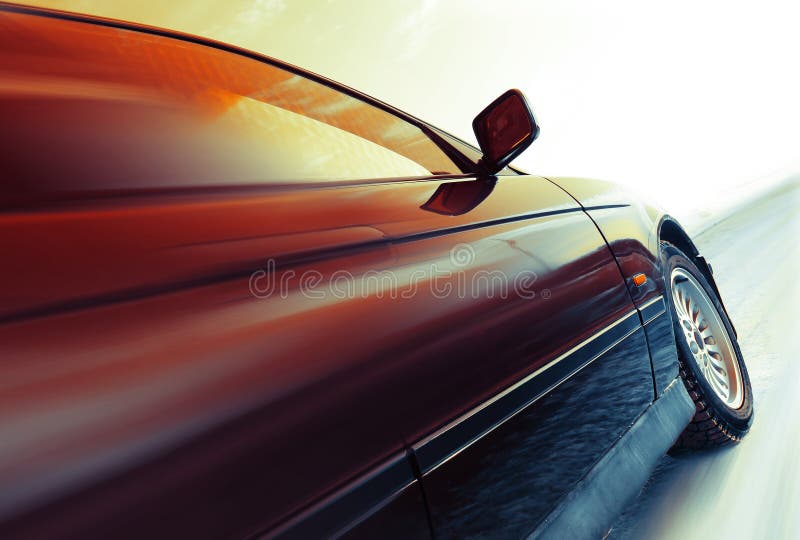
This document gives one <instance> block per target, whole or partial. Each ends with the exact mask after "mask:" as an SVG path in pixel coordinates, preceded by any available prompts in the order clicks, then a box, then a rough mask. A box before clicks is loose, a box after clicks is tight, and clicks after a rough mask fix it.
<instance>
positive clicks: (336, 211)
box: [0, 5, 713, 538]
mask: <svg viewBox="0 0 800 540" xmlns="http://www.w3.org/2000/svg"><path fill="white" fill-rule="evenodd" d="M0 42H2V47H0V51H1V52H0V110H1V111H2V126H1V127H0V130H1V131H0V141H2V148H3V150H2V158H1V159H2V161H0V170H2V171H3V172H2V174H3V182H2V185H1V186H0V193H1V194H2V201H3V207H2V211H1V213H0V246H2V252H3V254H4V264H3V265H2V267H0V275H1V276H2V283H3V290H2V297H1V302H0V323H1V324H0V347H1V348H0V351H2V359H3V360H2V364H1V365H0V401H1V402H2V409H1V410H2V417H0V441H2V443H0V523H2V525H0V534H1V535H2V536H4V537H7V536H8V535H20V536H25V537H43V538H44V537H50V538H52V537H64V536H66V537H87V536H97V537H137V538H139V537H144V536H181V537H182V536H193V537H197V536H200V537H246V536H259V535H267V536H281V537H319V536H331V535H347V536H353V537H359V536H363V537H374V536H381V537H386V536H396V537H414V536H420V537H425V536H430V535H435V536H437V537H450V536H454V537H464V536H470V535H475V536H492V535H494V536H501V537H509V536H522V535H527V534H530V533H536V531H539V533H537V534H545V535H546V534H548V532H547V530H546V529H542V527H544V526H547V524H548V523H552V522H557V521H558V520H557V519H556V517H554V516H556V514H554V513H553V512H554V511H561V512H562V513H563V509H564V508H566V507H565V506H564V505H565V504H566V503H567V502H568V501H570V500H572V499H574V498H575V497H576V495H574V494H575V493H581V489H583V493H586V488H585V487H584V488H581V486H582V485H584V484H586V483H587V482H586V480H587V479H590V478H592V476H591V475H592V474H593V472H596V471H598V464H600V463H602V462H603V459H604V456H608V455H610V451H611V450H612V449H613V448H615V447H616V446H617V442H618V441H619V440H620V438H623V437H624V436H625V434H627V433H631V432H632V426H635V422H637V419H639V418H642V417H643V416H645V415H647V414H648V411H650V410H652V409H654V406H655V404H658V403H664V402H666V398H664V396H665V395H667V394H669V393H670V392H672V394H674V395H678V394H679V393H680V392H684V390H683V387H682V386H681V385H680V384H679V381H678V383H676V376H677V359H676V351H675V344H674V337H673V334H672V326H671V322H670V319H669V315H668V314H667V313H666V312H665V302H664V298H663V295H664V277H663V276H662V275H661V271H660V259H659V242H660V241H661V240H669V241H670V242H672V243H674V244H675V245H678V246H680V247H682V248H683V249H684V251H686V252H687V253H690V254H691V255H693V256H694V257H695V260H696V261H697V263H698V265H699V266H700V267H701V269H703V270H704V271H706V272H707V275H708V277H709V279H711V274H710V269H709V268H708V266H707V265H705V263H704V261H703V260H702V258H701V257H700V256H699V254H698V253H697V250H696V249H695V248H694V246H693V245H692V244H691V241H690V240H689V238H688V237H687V236H686V234H685V233H684V232H683V231H682V230H681V228H680V226H679V225H678V224H677V223H676V222H675V221H674V220H672V219H671V218H670V217H669V216H666V215H664V214H663V213H662V212H661V211H659V210H657V209H656V208H653V207H650V206H647V205H644V204H642V203H640V202H638V201H636V200H634V199H632V198H631V197H630V196H629V195H628V194H626V193H625V192H624V191H622V190H620V189H619V188H617V187H615V186H613V185H612V184H607V183H603V182H598V181H590V180H583V179H571V178H550V179H546V178H542V177H537V176H531V175H525V174H521V173H518V172H516V171H514V170H512V169H505V170H504V171H502V172H501V174H500V175H498V176H496V177H494V176H492V177H486V176H482V175H480V174H479V172H478V171H479V169H478V166H477V163H478V160H479V158H480V153H479V152H477V151H476V150H474V149H473V148H471V147H469V146H468V145H466V144H464V143H462V142H460V141H457V140H455V139H454V138H452V137H450V136H448V135H446V134H444V133H442V132H440V131H439V130H437V129H436V128H434V127H432V126H429V125H427V124H424V123H423V122H421V121H420V120H417V119H415V118H412V117H409V116H407V115H405V114H404V113H401V112H400V111H397V110H395V109H393V108H391V107H389V106H387V105H385V104H382V103H380V102H376V101H375V100H372V99H371V98H368V97H366V96H363V95H361V94H358V93H357V92H355V91H353V90H350V89H346V88H343V87H341V86H338V85H336V84H335V83H332V82H330V81H327V80H325V79H322V78H320V77H317V76H315V75H312V74H308V73H305V72H303V71H302V70H299V69H297V68H294V67H291V66H286V65H284V64H281V63H279V62H276V61H274V60H272V59H268V58H265V57H262V56H260V55H257V54H255V53H251V52H248V51H242V50H239V49H236V48H234V47H230V46H227V45H223V44H219V43H215V42H210V41H206V40H203V39H200V38H196V37H193V36H185V35H180V34H176V33H172V32H168V31H164V30H159V29H153V28H148V27H143V26H138V25H133V24H128V23H121V22H116V21H108V20H102V19H95V18H89V17H83V16H78V15H72V14H65V13H61V12H53V11H46V10H38V9H33V8H25V7H17V6H9V5H3V6H2V11H0ZM264 104H266V105H264ZM286 111H289V113H293V114H294V115H292V116H287V115H288V114H289V113H287V112H286ZM298 117H299V118H298ZM309 118H310V119H312V120H308V119H309ZM312 121H313V123H312ZM273 123H279V124H280V125H281V126H283V127H281V128H280V129H281V131H280V132H279V133H277V134H275V133H272V134H270V126H271V125H273ZM308 133H311V134H312V136H310V137H309V136H307V134H308ZM304 137H305V138H304ZM354 137H358V139H357V140H356V139H354ZM299 140H302V141H305V142H304V144H303V145H297V144H295V145H294V146H292V145H291V144H290V143H291V142H293V141H294V142H296V141H299ZM287 141H289V142H287ZM326 141H329V142H326ZM365 141H366V142H365ZM298 147H300V148H301V149H302V151H301V150H298V149H297V148H298ZM309 149H310V150H309ZM387 151H391V152H389V153H387ZM295 152H299V153H297V154H295ZM303 152H305V153H303ZM311 152H328V154H324V158H325V159H323V160H321V161H323V162H324V163H322V165H320V163H319V162H317V161H315V160H314V154H312V153H311ZM320 155H323V154H320ZM286 156H289V157H288V158H287V157H286ZM341 156H343V157H341ZM282 159H283V160H284V161H285V162H286V163H284V162H282V161H281V160H282ZM274 163H278V165H274V169H275V170H271V168H272V167H273V164H274ZM265 168H266V169H270V171H269V174H267V173H266V172H264V171H265V170H266V169H265ZM298 170H299V171H300V172H298ZM330 170H335V171H337V174H333V175H331V174H330V172H329V171H330ZM298 174H303V175H306V176H304V177H303V178H301V179H298V178H297V177H296V176H292V175H298ZM370 175H372V176H370ZM262 176H263V177H265V178H267V179H266V180H263V179H262ZM278 177H280V178H281V180H280V181H279V180H275V178H278ZM287 178H288V179H287ZM498 272H499V274H498ZM640 273H643V274H645V275H646V276H647V281H646V283H645V284H644V285H643V286H635V285H634V284H633V282H632V280H633V276H634V275H637V274H640ZM712 283H713V280H712ZM684 393H685V392H684ZM671 399H676V400H678V401H677V402H676V403H678V404H677V405H675V406H674V407H673V408H674V409H675V410H676V411H678V412H677V413H676V415H675V416H674V418H677V420H675V425H674V426H672V428H670V429H671V431H670V430H669V429H667V428H663V426H661V428H663V429H662V432H663V433H661V435H662V437H663V438H664V440H663V441H660V442H659V443H658V444H660V446H658V445H657V446H658V448H656V450H657V452H663V451H664V450H665V449H666V448H668V447H669V445H670V443H671V440H668V439H670V437H672V439H674V437H675V436H676V435H677V432H675V433H673V432H674V430H675V429H677V430H678V432H679V431H680V429H682V426H683V425H685V424H686V423H688V421H689V418H690V417H691V415H692V411H693V408H692V409H691V410H689V409H688V408H687V406H686V404H685V399H684V398H682V397H680V396H678V397H676V398H671ZM682 399H683V401H681V400H682ZM689 403H690V404H691V402H689ZM681 423H682V424H681ZM655 440H658V437H656V438H655ZM633 478H638V477H637V476H636V475H634V476H633ZM634 483H635V482H634ZM559 508H561V509H562V510H558V509H559ZM598 519H601V518H598Z"/></svg>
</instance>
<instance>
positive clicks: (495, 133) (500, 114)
mask: <svg viewBox="0 0 800 540" xmlns="http://www.w3.org/2000/svg"><path fill="white" fill-rule="evenodd" d="M472 129H473V131H475V136H476V137H477V138H478V144H479V145H480V147H481V150H482V151H483V157H482V158H481V161H480V165H481V167H482V169H483V172H485V173H486V174H495V173H496V172H498V171H500V170H501V169H503V167H505V166H506V165H508V164H509V163H511V160H512V159H514V158H515V157H517V156H518V155H520V154H521V153H522V152H523V151H524V150H525V149H526V148H528V146H530V144H531V143H532V142H533V141H534V140H535V139H536V137H538V136H539V126H538V125H536V120H535V119H534V118H533V112H532V111H531V109H530V107H528V102H527V101H525V96H524V95H522V92H520V91H519V90H509V91H507V92H505V93H504V94H503V95H502V96H500V97H499V98H497V99H496V100H494V101H493V102H492V103H491V104H490V105H489V106H488V107H486V108H485V109H483V111H481V113H480V114H479V115H478V116H476V117H475V120H473V121H472Z"/></svg>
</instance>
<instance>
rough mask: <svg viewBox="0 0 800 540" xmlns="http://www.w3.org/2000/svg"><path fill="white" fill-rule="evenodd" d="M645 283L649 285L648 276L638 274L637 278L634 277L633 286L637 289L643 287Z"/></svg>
mask: <svg viewBox="0 0 800 540" xmlns="http://www.w3.org/2000/svg"><path fill="white" fill-rule="evenodd" d="M645 283H647V276H646V275H644V274H636V275H635V276H633V284H634V285H636V286H637V287H641V286H642V285H644V284H645Z"/></svg>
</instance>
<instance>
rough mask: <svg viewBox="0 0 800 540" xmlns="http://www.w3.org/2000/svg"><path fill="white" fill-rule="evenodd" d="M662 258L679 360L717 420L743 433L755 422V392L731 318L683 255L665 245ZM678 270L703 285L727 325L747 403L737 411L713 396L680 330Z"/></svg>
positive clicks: (673, 247)
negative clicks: (676, 302) (676, 291)
mask: <svg viewBox="0 0 800 540" xmlns="http://www.w3.org/2000/svg"><path fill="white" fill-rule="evenodd" d="M661 256H662V260H663V264H664V271H665V273H664V279H665V282H666V293H667V294H666V295H665V296H666V297H667V304H668V305H669V310H670V316H671V317H672V325H673V331H674V333H675V343H676V345H677V348H678V357H679V359H680V361H681V363H682V364H683V366H684V368H685V369H688V370H689V371H691V373H692V375H693V377H694V379H695V381H694V382H696V384H697V385H698V386H699V387H700V389H701V390H702V392H703V396H702V397H703V399H704V400H705V401H706V403H707V405H709V406H711V407H712V408H713V409H714V412H715V413H716V414H717V416H718V417H720V419H721V420H724V421H725V422H726V423H728V424H729V425H730V426H731V427H734V428H736V429H738V430H741V431H746V430H747V429H749V427H750V424H751V423H752V420H753V389H752V386H751V385H750V376H749V375H748V373H747V366H746V365H745V363H744V357H743V356H742V351H741V349H740V348H739V343H738V342H737V341H736V333H735V332H734V330H733V326H732V325H731V322H730V319H729V318H728V314H727V313H726V312H725V309H724V308H723V306H722V303H721V302H720V300H719V298H718V297H717V293H716V292H715V290H714V288H713V287H711V285H710V284H709V283H708V280H707V279H706V277H705V276H704V275H703V273H702V272H701V271H700V270H699V269H698V268H697V266H695V264H694V263H693V262H692V261H691V260H690V259H689V258H688V257H687V256H686V255H685V254H684V253H683V252H682V251H680V250H679V249H678V248H676V247H675V246H673V245H671V244H667V243H664V244H662V246H661ZM675 268H682V269H683V270H685V271H686V272H689V273H690V274H691V275H692V276H693V277H694V278H695V279H696V280H697V281H698V283H700V285H701V286H702V287H703V290H704V291H705V293H706V294H707V295H708V297H709V298H710V299H711V302H712V303H713V305H714V308H715V309H716V310H717V313H718V314H719V316H720V319H721V320H722V322H723V324H724V325H725V330H726V331H727V332H728V338H729V339H730V342H731V345H732V346H733V350H734V353H735V354H736V361H737V363H738V364H739V372H740V373H741V376H742V390H743V392H744V401H743V402H742V406H741V407H739V408H738V409H731V408H730V407H728V405H726V404H725V403H724V402H723V401H722V400H721V399H720V398H719V397H718V396H717V394H716V392H714V390H713V389H712V388H711V385H710V384H709V383H708V381H706V378H705V376H704V375H702V373H700V370H699V368H698V367H697V365H696V363H695V361H694V356H693V355H692V352H691V350H690V349H689V345H688V344H687V343H686V340H685V339H683V337H682V336H683V331H682V330H681V327H680V324H679V322H678V317H677V314H676V311H675V306H674V303H673V299H672V280H671V276H672V271H673V270H674V269H675Z"/></svg>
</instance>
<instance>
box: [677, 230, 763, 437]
mask: <svg viewBox="0 0 800 540" xmlns="http://www.w3.org/2000/svg"><path fill="white" fill-rule="evenodd" d="M661 254H662V258H663V262H664V269H665V274H664V276H665V279H666V285H667V294H666V297H667V301H668V304H669V309H670V314H671V316H672V322H673V327H674V331H675V341H676V345H677V349H678V361H679V365H680V376H681V379H683V383H684V385H685V386H686V389H687V390H688V391H689V395H690V396H691V398H692V400H693V401H694V404H695V407H696V413H695V415H694V418H692V422H691V423H690V424H689V425H688V426H687V427H686V430H685V431H684V432H683V433H682V434H681V435H680V437H679V438H678V440H677V441H676V442H675V445H674V447H673V450H681V449H696V448H705V447H710V446H721V445H725V444H731V443H736V442H738V441H740V440H741V438H742V437H743V436H744V435H745V434H746V433H747V431H748V430H749V429H750V425H751V424H752V422H753V389H752V387H751V386H750V377H749V376H748V374H747V367H746V366H745V363H744V358H743V357H742V351H741V350H740V349H739V344H738V343H737V341H736V335H735V333H734V331H733V327H732V326H731V323H730V320H729V319H728V316H727V314H726V313H725V310H724V309H723V307H722V304H721V303H720V300H719V298H718V297H717V294H716V293H715V292H714V289H713V288H712V287H711V285H709V283H708V281H707V280H706V278H705V276H703V274H702V272H700V270H699V269H698V268H697V267H696V266H695V265H694V263H693V262H692V261H691V260H690V259H689V257H687V256H686V255H685V254H684V253H683V252H682V251H681V250H679V249H678V248H676V247H675V246H673V245H672V244H669V243H662V245H661Z"/></svg>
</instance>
